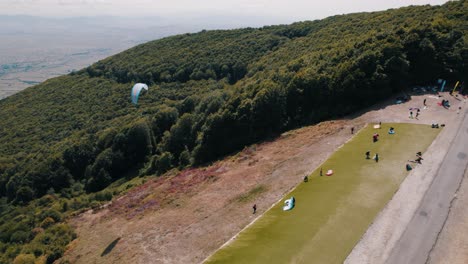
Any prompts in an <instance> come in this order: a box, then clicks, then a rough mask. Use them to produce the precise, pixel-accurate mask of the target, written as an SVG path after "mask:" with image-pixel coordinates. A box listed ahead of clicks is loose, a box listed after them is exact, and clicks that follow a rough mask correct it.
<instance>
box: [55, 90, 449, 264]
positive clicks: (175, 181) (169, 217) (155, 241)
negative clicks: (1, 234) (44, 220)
mask: <svg viewBox="0 0 468 264" xmlns="http://www.w3.org/2000/svg"><path fill="white" fill-rule="evenodd" d="M445 97H446V98H453V97H450V96H448V95H445ZM424 98H426V99H427V104H428V108H427V109H423V108H422V101H423V99H424ZM440 100H441V98H438V97H436V96H435V95H419V96H413V97H412V100H411V101H409V102H407V103H405V104H399V105H394V104H392V103H393V102H394V99H392V100H389V101H388V102H384V103H382V104H380V105H377V106H374V107H373V108H372V109H367V110H366V111H363V113H358V114H356V116H353V117H349V118H346V119H342V120H335V121H327V122H322V123H320V124H317V125H314V126H308V127H303V128H300V129H296V130H293V131H289V132H286V133H284V134H282V135H281V136H280V137H278V138H277V139H275V140H273V141H270V142H264V143H261V144H257V145H252V146H250V147H247V148H245V149H244V150H243V151H241V152H239V153H238V154H236V155H233V156H230V157H227V158H225V159H224V160H221V161H218V162H216V163H214V164H213V165H211V166H208V167H205V168H192V169H187V170H184V171H182V172H180V173H179V174H177V175H174V176H163V177H159V178H154V179H153V180H150V181H148V182H146V183H145V184H143V185H141V186H138V187H135V188H134V189H132V190H131V191H130V192H128V193H127V194H126V195H124V196H122V197H118V198H117V199H115V200H114V201H113V202H112V203H111V204H110V205H109V206H107V207H106V208H105V209H102V210H100V211H98V212H93V211H91V210H90V211H88V212H85V213H83V214H81V215H79V216H77V217H75V218H74V219H72V220H71V224H72V225H73V226H75V227H76V231H77V233H78V239H77V240H76V241H74V242H72V243H71V244H70V246H69V250H68V251H67V252H66V254H65V257H64V259H66V260H69V261H70V262H72V263H199V262H201V261H203V260H204V259H205V258H206V257H207V256H209V255H210V254H212V253H213V252H214V251H215V250H217V249H218V248H219V247H220V246H221V245H223V244H224V243H225V242H226V241H228V240H229V239H230V238H231V237H233V236H234V235H235V234H237V233H238V232H239V231H240V230H242V229H243V228H244V227H245V226H246V225H248V224H249V223H251V222H252V221H253V220H254V219H255V218H256V217H258V216H260V215H261V214H262V213H263V212H265V211H266V210H267V209H268V208H269V207H271V206H272V205H273V204H274V203H276V202H277V201H278V200H279V199H280V198H281V197H282V196H283V195H285V194H286V193H287V192H288V191H290V190H291V189H292V188H294V187H295V186H296V185H297V184H298V183H300V182H301V181H302V178H303V176H304V175H306V174H309V173H311V172H313V171H314V170H315V169H316V168H317V167H318V166H320V164H321V163H322V162H324V161H325V160H326V159H327V158H328V157H329V156H330V155H331V154H332V153H333V152H334V151H335V150H336V149H337V148H338V147H340V146H341V145H343V144H344V143H345V142H346V141H347V140H349V139H350V138H351V137H352V134H351V133H350V129H351V127H354V128H355V131H358V130H359V129H360V128H362V127H363V126H364V125H365V124H366V123H378V122H383V123H384V122H411V123H425V124H430V123H432V122H437V123H439V124H440V123H444V119H445V118H446V116H447V115H448V114H450V115H453V114H456V109H454V108H455V107H452V109H444V108H443V107H440V106H438V105H437V104H436V103H437V102H438V101H440ZM450 101H451V102H452V101H456V100H454V98H453V99H450ZM411 107H420V108H421V115H420V116H419V117H418V119H409V118H408V114H409V108H411ZM254 203H255V204H256V205H257V213H256V214H252V205H253V204H254Z"/></svg>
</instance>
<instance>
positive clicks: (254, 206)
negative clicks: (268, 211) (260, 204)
mask: <svg viewBox="0 0 468 264" xmlns="http://www.w3.org/2000/svg"><path fill="white" fill-rule="evenodd" d="M252 209H253V213H254V214H255V213H256V212H257V204H254V205H253V206H252Z"/></svg>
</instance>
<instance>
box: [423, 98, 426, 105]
mask: <svg viewBox="0 0 468 264" xmlns="http://www.w3.org/2000/svg"><path fill="white" fill-rule="evenodd" d="M423 105H424V106H426V98H424V101H423Z"/></svg>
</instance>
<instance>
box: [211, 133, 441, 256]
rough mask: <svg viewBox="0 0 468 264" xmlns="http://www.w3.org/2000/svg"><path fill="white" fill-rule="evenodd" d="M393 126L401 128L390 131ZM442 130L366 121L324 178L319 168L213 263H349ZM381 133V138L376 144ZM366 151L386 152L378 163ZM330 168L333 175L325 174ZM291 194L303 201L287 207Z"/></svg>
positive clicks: (325, 167)
mask: <svg viewBox="0 0 468 264" xmlns="http://www.w3.org/2000/svg"><path fill="white" fill-rule="evenodd" d="M390 127H394V128H395V131H396V134H394V135H389V134H388V129H389V128H390ZM439 131H440V129H433V128H431V127H430V126H428V125H414V124H382V128H381V129H374V128H373V126H372V125H368V126H366V127H365V128H363V129H362V130H361V131H359V133H358V134H357V135H355V136H354V137H353V138H352V139H351V140H350V141H349V142H347V143H346V144H345V145H344V146H343V147H341V148H340V149H338V150H337V151H336V152H335V153H334V154H333V155H332V156H331V157H330V158H329V159H328V160H327V161H326V162H325V163H324V164H323V166H321V167H322V168H323V176H319V171H320V168H318V169H317V170H316V171H314V172H313V173H312V175H310V176H309V181H308V182H307V183H304V182H301V183H300V184H299V185H298V186H297V187H296V188H295V189H294V190H293V191H292V192H291V193H289V194H288V195H286V196H285V197H283V199H282V200H281V202H279V203H278V204H276V205H275V206H274V207H272V209H270V210H269V211H267V212H266V213H265V214H264V215H263V216H262V217H261V218H260V219H258V220H257V221H256V222H255V223H254V224H252V225H251V226H250V227H249V228H247V229H245V230H244V231H243V232H241V233H240V234H239V235H238V236H237V237H236V239H235V240H234V241H232V242H231V243H229V244H228V245H227V246H225V247H223V248H221V249H220V250H219V251H218V252H216V253H215V254H214V255H213V256H211V257H210V258H209V259H208V260H207V261H206V263H269V264H271V263H342V262H343V260H344V259H345V258H346V256H347V255H348V254H349V253H350V251H351V250H352V248H353V247H354V245H355V244H356V243H357V242H358V241H359V239H360V238H361V236H362V235H363V234H364V232H365V231H366V230H367V228H368V226H369V225H370V224H371V223H372V221H373V219H374V218H375V217H376V216H377V214H378V213H379V211H381V210H382V209H383V207H384V206H385V204H386V203H387V202H388V201H389V200H390V199H391V197H392V196H393V194H394V193H395V192H396V190H397V189H398V187H399V185H400V183H401V182H402V181H403V179H404V178H405V176H406V175H407V174H408V172H407V171H406V169H405V165H406V164H407V163H408V160H414V159H415V158H416V155H415V154H416V152H418V151H422V152H423V157H424V151H425V150H426V149H427V148H428V146H429V145H430V144H431V143H432V141H433V140H434V139H435V137H436V136H437V135H438V133H439ZM376 132H377V133H379V135H380V139H379V141H378V142H376V143H373V142H372V135H373V133H376ZM366 151H370V152H371V157H373V156H374V154H375V153H376V152H377V153H379V156H380V160H379V162H378V163H377V162H375V160H373V159H370V160H367V159H365V152H366ZM411 165H414V163H411ZM418 166H425V165H424V160H423V164H422V165H418ZM329 169H332V170H333V171H334V174H333V176H325V173H326V172H327V170H329ZM415 169H418V168H417V166H416V168H415ZM300 180H301V179H298V181H300ZM291 196H294V197H295V198H296V206H295V208H294V209H293V210H291V211H286V212H285V211H283V210H282V206H283V203H284V201H285V200H286V199H288V198H290V197H291Z"/></svg>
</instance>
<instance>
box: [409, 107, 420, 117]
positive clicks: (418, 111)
mask: <svg viewBox="0 0 468 264" xmlns="http://www.w3.org/2000/svg"><path fill="white" fill-rule="evenodd" d="M414 110H416V119H418V117H419V114H420V112H421V110H420V109H419V108H415V109H414ZM409 118H411V119H413V118H414V117H413V108H410V112H409Z"/></svg>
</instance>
